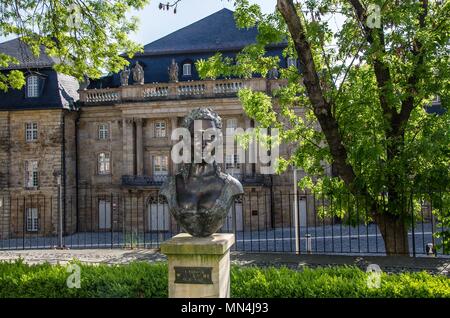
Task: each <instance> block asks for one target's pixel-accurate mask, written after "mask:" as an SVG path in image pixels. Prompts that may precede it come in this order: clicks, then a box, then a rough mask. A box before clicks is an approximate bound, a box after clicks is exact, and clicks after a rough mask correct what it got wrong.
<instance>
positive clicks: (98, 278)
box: [0, 261, 450, 298]
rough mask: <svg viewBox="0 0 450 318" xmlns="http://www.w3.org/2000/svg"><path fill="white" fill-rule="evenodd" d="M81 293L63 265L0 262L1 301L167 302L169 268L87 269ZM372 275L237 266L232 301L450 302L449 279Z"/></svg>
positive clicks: (84, 267)
mask: <svg viewBox="0 0 450 318" xmlns="http://www.w3.org/2000/svg"><path fill="white" fill-rule="evenodd" d="M76 264H77V265H79V266H80V268H81V273H80V274H81V288H79V289H77V288H68V287H67V285H66V280H67V278H68V277H69V275H70V274H71V273H68V272H67V267H66V266H62V265H50V264H41V265H27V264H25V263H23V262H22V261H17V262H15V263H5V262H4V263H1V262H0V298H5V297H32V298H34V297H57V298H66V297H83V298H87V297H89V298H95V297H134V298H139V297H145V298H147V297H167V295H168V291H167V290H168V286H167V264H166V263H146V262H134V263H131V264H127V265H86V264H80V263H78V262H76ZM367 275H368V274H367V273H365V272H364V271H362V270H360V269H358V268H356V267H325V268H316V269H308V268H306V269H304V270H302V271H294V270H290V269H287V268H278V269H277V268H257V267H249V268H243V267H232V270H231V296H232V297H238V298H256V297H275V298H276V297H283V298H287V297H295V298H298V297H300V298H314V297H326V298H334V297H346V298H349V297H350V298H354V297H358V298H359V297H389V298H394V297H450V279H449V278H448V277H445V276H438V275H437V276H434V275H430V274H427V273H424V272H422V273H404V274H385V273H383V274H382V275H381V285H380V288H372V289H371V288H368V286H367V277H368V276H367Z"/></svg>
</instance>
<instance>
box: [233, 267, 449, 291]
mask: <svg viewBox="0 0 450 318" xmlns="http://www.w3.org/2000/svg"><path fill="white" fill-rule="evenodd" d="M231 275H232V282H231V286H232V288H231V293H232V295H231V296H232V297H241V298H254V297H273V298H277V297H283V298H285V297H294V298H299V297H300V298H316V297H321V298H324V297H326V298H335V297H336V298H337V297H345V298H364V297H388V298H394V297H408V298H411V297H424V298H429V297H450V279H449V278H447V277H445V276H434V275H430V274H427V273H425V272H421V273H403V274H390V275H389V274H386V273H382V274H381V278H380V283H381V284H380V288H369V287H368V286H367V278H368V274H367V273H366V272H364V271H362V270H360V269H359V268H356V267H326V268H317V269H309V268H306V269H305V270H303V271H293V270H290V269H287V268H281V269H275V268H267V269H260V268H233V270H232V272H231Z"/></svg>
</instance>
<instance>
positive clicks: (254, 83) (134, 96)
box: [79, 78, 285, 105]
mask: <svg viewBox="0 0 450 318" xmlns="http://www.w3.org/2000/svg"><path fill="white" fill-rule="evenodd" d="M282 85H285V81H284V80H268V79H265V78H251V79H224V80H204V81H190V82H178V83H153V84H144V85H128V86H121V87H117V88H104V89H88V90H80V91H79V93H80V102H81V103H82V104H83V105H99V104H100V105H101V104H120V103H124V102H133V101H134V102H145V101H152V100H180V99H198V98H221V97H235V96H237V93H238V92H239V90H241V89H242V88H250V89H252V90H254V91H260V92H272V91H273V90H274V89H277V88H279V87H281V86H282Z"/></svg>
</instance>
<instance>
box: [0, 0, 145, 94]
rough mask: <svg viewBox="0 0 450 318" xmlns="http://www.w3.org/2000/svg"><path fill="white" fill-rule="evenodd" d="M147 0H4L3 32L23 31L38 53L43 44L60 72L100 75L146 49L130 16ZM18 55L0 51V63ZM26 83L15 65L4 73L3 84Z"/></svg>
mask: <svg viewBox="0 0 450 318" xmlns="http://www.w3.org/2000/svg"><path fill="white" fill-rule="evenodd" d="M147 3H148V0H112V1H97V0H83V1H80V0H64V1H59V0H58V1H56V0H37V1H36V0H32V1H31V0H19V1H7V2H5V3H2V9H1V11H0V35H2V36H11V35H16V36H19V37H21V39H22V41H23V42H25V43H26V44H27V45H28V46H29V47H30V49H31V51H32V52H33V54H34V55H36V56H38V55H39V54H40V52H41V50H42V49H43V50H45V52H46V53H47V54H48V55H50V56H52V57H55V58H57V59H58V60H59V61H60V63H58V64H57V65H56V66H55V69H56V70H57V71H59V72H62V73H66V74H69V75H72V76H75V77H77V78H79V79H82V78H83V76H89V77H91V78H98V77H100V76H101V75H102V73H103V72H117V71H119V70H121V69H122V68H123V67H124V66H125V65H127V63H128V62H127V61H126V60H125V59H124V57H122V56H121V54H122V53H124V52H126V53H127V54H128V55H129V56H132V55H133V54H134V53H136V52H138V51H140V50H142V49H141V47H140V45H138V44H136V43H134V42H132V41H131V40H130V39H129V38H128V35H129V34H130V33H131V32H133V31H135V30H136V29H137V20H136V19H135V18H130V17H129V16H127V13H129V12H130V11H131V10H133V9H142V8H143V7H144V6H145V4H147ZM16 62H17V61H14V60H12V59H11V57H9V56H7V55H4V54H0V67H6V66H8V65H9V66H11V65H14V64H15V63H16ZM23 84H24V81H23V77H21V75H19V74H18V72H17V71H12V72H10V73H6V74H2V75H0V89H2V90H6V89H7V88H9V87H12V88H19V87H21V86H22V85H23Z"/></svg>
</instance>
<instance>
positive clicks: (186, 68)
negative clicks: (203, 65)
mask: <svg viewBox="0 0 450 318" xmlns="http://www.w3.org/2000/svg"><path fill="white" fill-rule="evenodd" d="M183 76H192V63H184V64H183Z"/></svg>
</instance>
